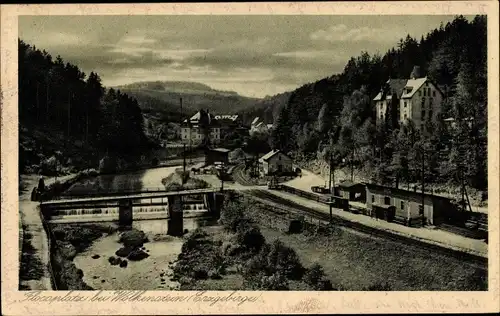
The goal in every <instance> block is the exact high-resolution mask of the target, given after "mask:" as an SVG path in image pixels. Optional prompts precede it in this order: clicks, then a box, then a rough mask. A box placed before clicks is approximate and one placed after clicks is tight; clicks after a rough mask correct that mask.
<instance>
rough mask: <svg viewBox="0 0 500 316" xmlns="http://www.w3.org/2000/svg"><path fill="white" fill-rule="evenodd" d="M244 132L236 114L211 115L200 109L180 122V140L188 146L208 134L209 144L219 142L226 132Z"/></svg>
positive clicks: (201, 141) (200, 142)
mask: <svg viewBox="0 0 500 316" xmlns="http://www.w3.org/2000/svg"><path fill="white" fill-rule="evenodd" d="M230 131H232V132H237V133H243V134H244V133H245V132H246V129H244V128H242V127H241V121H240V117H239V116H238V115H212V114H211V113H210V112H209V111H208V110H206V111H205V110H200V111H198V112H197V113H195V114H194V115H193V116H192V117H191V118H189V119H186V120H184V121H183V122H182V126H181V140H182V142H183V143H184V144H186V145H189V146H198V145H200V144H202V143H203V141H204V140H205V138H206V137H207V136H208V137H209V140H210V143H211V144H215V145H217V144H220V143H221V141H222V140H223V139H224V137H225V136H226V135H227V134H228V132H230Z"/></svg>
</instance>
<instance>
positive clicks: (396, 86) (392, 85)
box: [373, 79, 408, 101]
mask: <svg viewBox="0 0 500 316" xmlns="http://www.w3.org/2000/svg"><path fill="white" fill-rule="evenodd" d="M407 81H408V80H407V79H389V80H387V81H386V82H385V86H384V87H382V89H380V90H381V91H380V92H379V93H378V94H377V96H376V97H375V98H374V99H373V101H380V100H382V99H388V98H391V97H392V92H393V91H394V92H396V96H397V98H398V99H399V98H401V95H402V94H403V88H404V86H405V85H406V82H407Z"/></svg>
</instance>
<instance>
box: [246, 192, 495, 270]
mask: <svg viewBox="0 0 500 316" xmlns="http://www.w3.org/2000/svg"><path fill="white" fill-rule="evenodd" d="M246 194H249V195H252V196H255V197H257V198H260V199H263V200H267V201H270V202H274V203H277V204H279V205H283V206H285V207H287V208H291V209H293V210H294V211H298V212H299V213H303V214H307V215H308V216H311V217H313V218H317V219H321V220H326V221H329V219H330V215H329V214H327V213H325V212H322V211H319V210H315V209H313V208H310V207H307V206H303V205H300V204H298V203H295V202H292V201H289V200H287V199H284V198H282V197H279V196H276V195H274V194H272V193H270V192H266V191H264V190H249V191H247V192H246ZM273 212H274V213H277V214H280V212H278V211H273ZM281 214H283V213H281ZM332 221H333V223H334V224H337V225H340V226H343V227H347V228H349V229H353V230H355V231H358V232H362V233H365V234H367V235H370V236H374V237H380V238H384V239H388V240H391V241H394V242H397V243H401V244H403V245H405V246H406V247H410V248H411V250H412V251H413V250H414V251H418V252H420V253H423V254H432V255H441V256H446V257H453V258H455V259H458V260H460V261H461V262H466V263H467V264H469V265H470V266H471V267H474V268H479V269H483V270H486V269H487V267H488V259H487V258H484V257H481V256H478V255H474V254H470V253H466V252H462V251H459V250H454V249H450V248H446V247H442V246H439V245H434V244H430V243H426V242H422V241H419V240H416V239H413V238H410V237H406V236H401V235H397V234H393V233H391V232H387V231H384V230H379V229H376V228H373V227H370V226H366V225H363V224H361V223H356V222H351V221H349V220H346V219H344V218H342V217H340V216H337V215H333V216H332Z"/></svg>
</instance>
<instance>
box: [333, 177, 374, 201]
mask: <svg viewBox="0 0 500 316" xmlns="http://www.w3.org/2000/svg"><path fill="white" fill-rule="evenodd" d="M335 191H336V192H338V196H340V197H343V198H345V199H348V200H349V201H362V202H365V200H366V189H365V185H364V184H362V183H355V182H352V181H342V182H340V183H339V184H338V185H337V187H336V188H335Z"/></svg>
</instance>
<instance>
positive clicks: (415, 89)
mask: <svg viewBox="0 0 500 316" xmlns="http://www.w3.org/2000/svg"><path fill="white" fill-rule="evenodd" d="M443 99H444V95H443V93H442V92H441V90H440V89H439V87H438V86H437V85H436V84H435V83H434V82H433V81H432V80H430V79H429V78H427V77H418V70H417V71H416V70H415V69H414V71H413V72H412V78H410V79H389V80H388V81H387V82H386V85H385V86H384V87H382V89H381V91H380V92H379V93H378V94H377V96H376V97H375V98H374V99H373V101H374V102H375V107H376V111H375V112H376V115H377V117H376V122H377V125H378V124H380V123H382V122H384V121H385V120H386V119H387V118H388V117H389V115H393V118H394V119H395V120H396V121H397V122H398V123H399V124H406V123H407V122H409V121H410V120H411V121H413V123H414V125H415V127H416V128H417V129H421V130H424V129H425V122H426V121H428V120H432V121H433V122H436V121H437V118H438V114H439V113H440V112H441V104H442V102H443ZM391 106H392V107H395V108H391Z"/></svg>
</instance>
